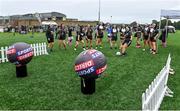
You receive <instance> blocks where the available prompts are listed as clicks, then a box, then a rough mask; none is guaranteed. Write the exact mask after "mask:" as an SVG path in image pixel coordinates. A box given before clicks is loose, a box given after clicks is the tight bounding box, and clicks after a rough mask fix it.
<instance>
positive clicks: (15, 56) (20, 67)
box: [7, 42, 34, 77]
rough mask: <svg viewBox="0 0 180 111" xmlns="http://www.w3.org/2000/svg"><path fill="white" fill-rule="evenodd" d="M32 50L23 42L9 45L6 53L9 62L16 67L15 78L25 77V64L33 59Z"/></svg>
mask: <svg viewBox="0 0 180 111" xmlns="http://www.w3.org/2000/svg"><path fill="white" fill-rule="evenodd" d="M33 55H34V53H33V48H32V47H31V46H30V45H29V44H27V43H24V42H19V43H15V44H13V45H11V46H10V47H9V49H8V51H7V58H8V60H9V62H11V63H13V64H15V65H16V76H17V77H25V76H27V68H26V64H28V63H29V62H30V61H31V60H32V58H33Z"/></svg>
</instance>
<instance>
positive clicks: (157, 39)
mask: <svg viewBox="0 0 180 111" xmlns="http://www.w3.org/2000/svg"><path fill="white" fill-rule="evenodd" d="M161 20H162V17H161V15H160V21H159V36H160V34H161ZM156 41H157V42H156V47H157V50H156V51H157V52H158V42H159V37H157V38H156Z"/></svg>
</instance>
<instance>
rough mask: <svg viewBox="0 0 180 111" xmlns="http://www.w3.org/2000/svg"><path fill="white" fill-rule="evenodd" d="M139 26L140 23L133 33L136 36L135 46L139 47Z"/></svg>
mask: <svg viewBox="0 0 180 111" xmlns="http://www.w3.org/2000/svg"><path fill="white" fill-rule="evenodd" d="M141 32H142V30H141V27H140V25H139V26H138V27H137V28H136V33H135V37H136V48H141V44H140V39H141Z"/></svg>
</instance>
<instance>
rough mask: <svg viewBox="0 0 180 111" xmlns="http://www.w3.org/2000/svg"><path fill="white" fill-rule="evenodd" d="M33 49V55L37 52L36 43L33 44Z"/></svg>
mask: <svg viewBox="0 0 180 111" xmlns="http://www.w3.org/2000/svg"><path fill="white" fill-rule="evenodd" d="M33 49H34V56H36V55H37V54H36V45H35V44H33Z"/></svg>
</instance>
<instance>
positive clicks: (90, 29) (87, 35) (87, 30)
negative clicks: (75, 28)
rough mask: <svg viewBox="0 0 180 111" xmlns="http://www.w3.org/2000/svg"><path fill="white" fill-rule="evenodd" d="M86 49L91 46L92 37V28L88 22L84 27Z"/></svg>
mask: <svg viewBox="0 0 180 111" xmlns="http://www.w3.org/2000/svg"><path fill="white" fill-rule="evenodd" d="M86 37H87V39H86V49H88V48H89V45H90V48H92V39H93V30H92V28H91V26H90V25H89V24H88V26H87V29H86Z"/></svg>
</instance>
